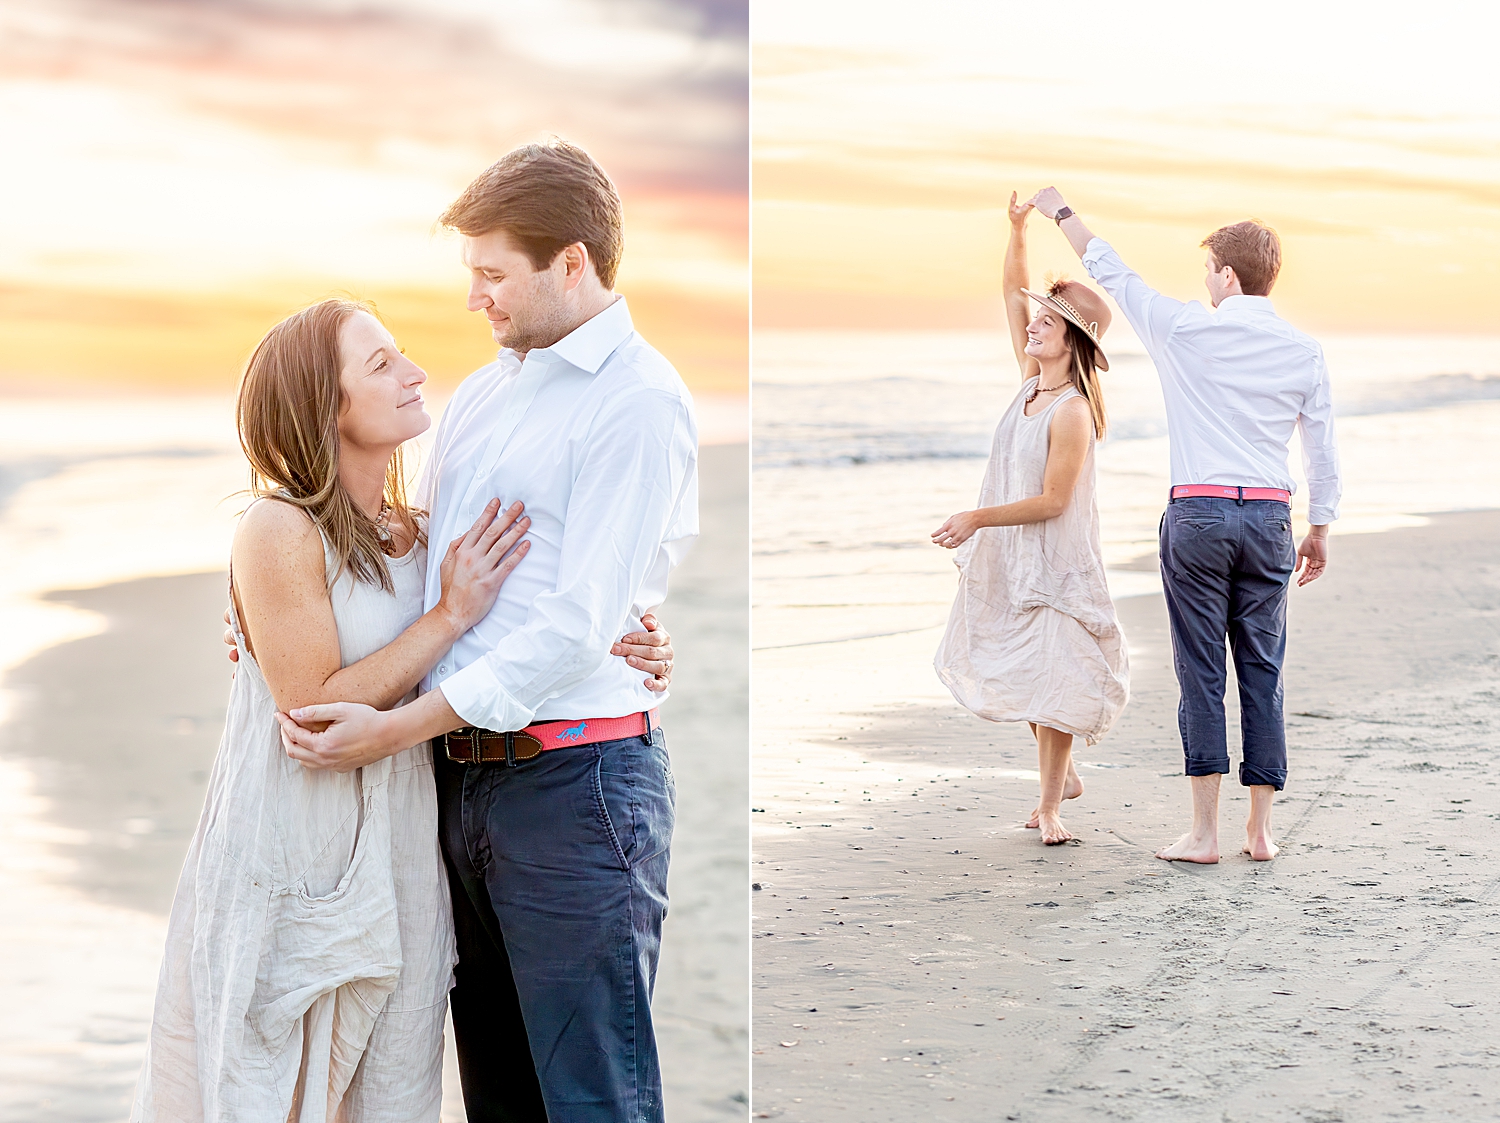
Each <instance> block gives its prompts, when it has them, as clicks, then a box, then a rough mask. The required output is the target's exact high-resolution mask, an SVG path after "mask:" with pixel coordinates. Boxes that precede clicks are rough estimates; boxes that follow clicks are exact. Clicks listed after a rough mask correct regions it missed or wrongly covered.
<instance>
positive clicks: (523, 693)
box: [439, 390, 697, 730]
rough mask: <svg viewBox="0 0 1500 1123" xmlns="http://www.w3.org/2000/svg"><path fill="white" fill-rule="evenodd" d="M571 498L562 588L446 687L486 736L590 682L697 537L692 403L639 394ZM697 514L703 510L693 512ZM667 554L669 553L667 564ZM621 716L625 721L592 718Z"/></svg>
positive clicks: (626, 403)
mask: <svg viewBox="0 0 1500 1123" xmlns="http://www.w3.org/2000/svg"><path fill="white" fill-rule="evenodd" d="M583 447H584V448H585V449H586V451H585V452H584V454H583V462H582V464H581V465H580V466H579V468H578V470H577V472H576V475H575V478H574V483H573V486H572V490H571V492H570V494H569V498H568V507H567V515H566V519H565V522H564V530H563V536H562V547H561V554H560V560H559V567H558V575H557V584H556V587H555V588H554V589H553V590H552V591H551V592H547V593H543V594H541V595H540V596H538V597H537V598H536V599H535V600H534V601H533V602H532V604H531V607H530V609H529V611H528V612H527V615H526V622H525V623H524V624H523V625H521V627H519V628H517V629H515V630H514V631H512V632H510V633H509V634H507V635H506V636H505V638H504V639H502V640H501V641H500V642H499V643H498V644H497V645H496V646H495V647H494V648H492V649H491V650H489V651H488V652H486V653H485V654H484V655H483V656H482V657H481V658H479V659H478V660H476V661H475V662H473V663H470V664H469V665H468V666H466V667H464V668H463V669H462V670H460V671H458V672H456V673H455V674H454V675H453V676H452V677H451V678H450V679H448V681H446V682H444V683H443V684H442V685H441V687H440V688H439V689H441V690H442V692H443V696H444V697H445V698H446V699H447V701H448V704H449V705H450V706H452V707H453V710H454V712H455V713H457V714H458V716H459V717H461V718H463V719H464V721H466V722H468V723H469V724H470V725H476V726H479V727H481V728H484V729H495V730H508V729H521V728H522V727H524V726H526V725H527V724H529V723H530V722H531V721H532V720H533V718H534V717H535V716H536V711H537V707H539V706H540V705H541V704H542V703H543V702H545V701H546V700H547V699H549V698H553V697H556V696H557V695H559V694H561V693H563V692H564V691H566V690H568V689H569V688H571V687H573V686H576V685H577V684H578V683H580V682H582V681H583V680H584V679H586V678H587V677H588V676H589V675H591V674H592V673H593V672H594V671H595V670H597V669H598V667H599V666H600V664H601V663H603V662H604V660H605V659H607V658H610V654H609V649H610V647H611V645H612V644H613V643H614V642H615V640H617V639H618V638H619V637H620V635H621V634H622V630H623V627H624V625H625V623H626V621H627V620H629V619H630V618H631V616H632V614H635V615H638V614H639V609H640V608H641V607H653V605H645V606H641V605H640V604H639V603H638V602H639V601H640V600H641V599H642V596H643V594H644V595H645V596H647V597H652V596H653V595H654V593H655V590H654V589H651V588H650V587H651V586H658V587H659V588H660V589H661V591H662V592H663V593H664V591H665V570H667V569H670V567H671V565H672V564H674V563H675V561H676V560H677V558H679V557H680V556H681V554H682V552H683V551H684V550H685V549H686V545H687V542H688V541H691V538H692V536H693V535H695V534H696V532H697V520H696V512H694V514H693V517H692V518H691V520H690V522H686V521H685V520H684V519H683V518H682V517H681V515H679V514H676V513H675V512H677V511H678V510H679V508H680V507H681V506H683V504H682V503H681V501H682V500H683V499H684V498H687V499H694V498H695V497H696V492H695V490H694V489H695V480H696V463H697V430H696V425H695V423H694V421H693V417H692V413H691V409H690V407H689V406H688V404H687V402H686V401H685V400H684V399H683V398H681V397H679V396H677V395H673V394H669V393H664V392H661V391H657V390H642V391H639V392H638V393H635V394H632V395H630V396H628V397H625V398H623V399H622V400H621V401H620V402H619V403H617V405H616V407H615V408H613V409H611V410H610V411H609V413H608V414H607V415H603V416H601V417H600V418H599V419H598V421H597V422H596V424H595V426H594V427H593V430H592V431H591V432H590V434H589V437H588V440H587V442H586V444H585V445H584V446H583ZM693 506H694V507H696V504H695V503H694V504H693ZM664 555H665V556H664ZM584 716H596V717H617V716H621V715H617V714H597V715H584Z"/></svg>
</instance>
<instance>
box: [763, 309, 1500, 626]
mask: <svg viewBox="0 0 1500 1123" xmlns="http://www.w3.org/2000/svg"><path fill="white" fill-rule="evenodd" d="M1111 336H1112V339H1111V343H1112V347H1111V351H1110V356H1111V370H1110V371H1109V372H1108V373H1107V374H1106V375H1104V385H1105V393H1106V404H1107V407H1108V410H1109V417H1110V433H1109V437H1108V439H1107V440H1106V441H1105V442H1103V443H1102V444H1101V445H1100V447H1099V450H1098V456H1097V463H1098V471H1099V503H1100V523H1101V536H1102V541H1103V549H1104V556H1105V564H1106V569H1107V573H1108V577H1109V580H1110V587H1111V591H1112V592H1113V593H1114V595H1115V596H1116V597H1119V596H1132V595H1140V594H1146V593H1151V592H1155V591H1157V590H1159V588H1160V581H1159V578H1158V577H1157V575H1156V574H1155V572H1154V569H1155V564H1154V555H1155V550H1156V528H1157V523H1158V520H1159V519H1160V517H1161V512H1162V509H1163V507H1164V505H1165V500H1166V491H1167V488H1168V486H1169V484H1170V482H1171V481H1170V480H1169V479H1168V467H1167V437H1166V414H1165V410H1164V408H1163V406H1162V399H1161V391H1160V387H1159V384H1158V382H1157V379H1156V374H1155V370H1154V368H1153V367H1152V365H1151V362H1150V359H1149V358H1148V357H1147V355H1146V354H1145V351H1144V349H1143V348H1142V347H1141V346H1140V344H1139V342H1138V341H1136V340H1135V339H1134V338H1133V337H1132V336H1130V335H1129V332H1128V329H1126V328H1124V325H1118V326H1117V328H1116V331H1115V332H1112V333H1111ZM1320 342H1322V344H1323V346H1324V351H1325V354H1326V356H1327V359H1328V365H1329V370H1330V374H1331V377H1332V379H1333V385H1334V400H1335V406H1336V412H1337V426H1338V439H1339V445H1340V457H1341V463H1342V469H1343V476H1344V496H1343V502H1342V517H1341V518H1340V520H1339V521H1338V522H1337V523H1335V524H1334V530H1333V534H1334V543H1333V547H1332V548H1333V554H1332V563H1331V564H1332V567H1333V569H1334V570H1335V571H1336V568H1337V564H1338V545H1337V536H1339V535H1342V534H1352V533H1374V532H1379V531H1381V530H1385V529H1389V528H1392V527H1396V526H1411V525H1418V524H1420V523H1421V522H1422V516H1423V515H1424V514H1428V513H1435V512H1439V511H1452V510H1471V509H1480V508H1486V507H1493V506H1496V505H1497V503H1500V450H1497V443H1500V337H1494V336H1474V337H1438V338H1425V337H1407V336H1402V337H1376V336H1324V337H1320ZM754 370H755V379H754V392H753V435H752V442H753V456H754V480H755V485H754V488H755V489H754V538H753V543H754V545H753V559H754V560H753V564H754V569H753V575H754V576H753V597H754V612H753V626H754V640H753V643H754V646H755V647H756V648H757V649H761V650H770V649H777V648H784V647H790V646H797V645H809V644H811V645H821V644H829V643H838V642H842V641H848V640H853V639H857V638H862V637H874V636H882V635H894V634H902V633H910V634H913V635H915V634H916V633H919V632H923V631H926V630H929V629H935V628H937V627H939V626H940V625H941V624H942V623H943V621H944V620H945V619H946V615H947V610H948V606H949V604H950V602H951V598H952V596H953V592H954V589H955V585H956V576H955V570H954V569H953V566H952V555H951V553H950V552H949V551H947V550H943V549H940V548H938V547H936V546H933V545H932V544H931V542H930V540H929V538H928V535H929V534H930V533H931V532H932V531H933V530H935V529H936V528H937V527H938V526H939V525H940V524H941V523H942V522H943V520H944V519H946V518H947V517H948V516H949V515H951V514H953V513H954V512H956V511H960V510H965V509H968V508H971V507H973V506H974V504H975V501H976V498H977V495H978V491H979V484H980V480H981V478H982V476H983V472H984V465H985V458H986V456H987V455H988V452H989V444H990V438H991V436H992V434H993V431H994V427H995V424H996V423H997V421H998V420H999V417H1000V415H1001V413H1002V412H1003V411H1004V410H1005V408H1006V407H1007V406H1008V405H1009V403H1010V401H1011V400H1012V398H1013V397H1014V395H1015V393H1016V391H1017V390H1018V389H1019V385H1020V377H1019V374H1018V373H1017V370H1016V365H1015V360H1014V358H1013V356H1012V354H1011V350H1010V344H1009V340H1008V338H1007V337H1005V336H1004V335H1002V334H1001V333H998V332H952V333H847V332H759V333H757V335H756V336H755V342H754ZM1291 466H1292V472H1293V475H1294V476H1295V477H1296V478H1297V479H1298V481H1299V487H1300V484H1301V478H1302V477H1301V461H1300V453H1299V452H1298V450H1297V449H1296V448H1295V446H1294V447H1293V451H1292V456H1291ZM1293 511H1294V517H1295V518H1296V519H1297V520H1298V521H1299V523H1300V522H1301V521H1302V518H1303V516H1305V513H1306V497H1305V494H1302V493H1300V492H1299V494H1298V495H1297V496H1296V498H1295V499H1294V503H1293ZM932 638H933V642H934V643H935V642H936V633H935V632H934V634H933V637H932Z"/></svg>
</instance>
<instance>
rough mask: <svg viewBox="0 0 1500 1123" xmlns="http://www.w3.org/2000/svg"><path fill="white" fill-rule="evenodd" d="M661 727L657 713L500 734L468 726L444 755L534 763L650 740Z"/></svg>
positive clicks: (449, 739) (446, 737) (447, 738)
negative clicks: (555, 754)
mask: <svg viewBox="0 0 1500 1123" xmlns="http://www.w3.org/2000/svg"><path fill="white" fill-rule="evenodd" d="M657 725H658V721H657V717H656V711H655V710H647V711H643V712H641V713H635V714H629V715H627V716H626V717H607V718H590V719H587V720H584V721H578V722H572V721H539V722H533V723H532V724H531V725H528V726H527V727H526V728H525V729H517V730H513V731H511V732H508V733H497V732H495V731H494V730H493V729H480V728H478V727H477V726H473V725H465V726H463V727H462V728H461V729H455V730H453V732H451V733H445V734H443V736H442V737H441V738H440V740H441V741H442V743H443V751H444V752H445V753H447V754H448V759H449V760H451V761H453V762H454V763H455V764H502V763H503V764H508V765H510V766H511V767H514V766H515V764H516V762H517V761H521V760H534V759H535V758H537V757H539V756H541V755H542V754H543V753H544V752H546V751H547V750H548V749H561V748H566V747H567V746H570V745H593V744H597V743H599V742H600V741H620V740H624V739H625V738H626V737H649V736H651V731H652V730H653V729H655V728H656V727H657Z"/></svg>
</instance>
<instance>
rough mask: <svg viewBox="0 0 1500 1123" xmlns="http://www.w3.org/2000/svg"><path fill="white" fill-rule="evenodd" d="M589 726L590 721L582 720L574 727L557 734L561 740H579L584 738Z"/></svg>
mask: <svg viewBox="0 0 1500 1123" xmlns="http://www.w3.org/2000/svg"><path fill="white" fill-rule="evenodd" d="M588 727H589V723H588V722H586V721H580V722H579V723H578V724H577V725H575V726H573V728H572V729H564V730H563V731H562V732H561V733H559V734H558V735H557V739H558V740H559V741H579V740H582V739H583V735H584V732H585V731H586V730H587V729H588Z"/></svg>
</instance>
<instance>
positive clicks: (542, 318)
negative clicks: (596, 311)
mask: <svg viewBox="0 0 1500 1123" xmlns="http://www.w3.org/2000/svg"><path fill="white" fill-rule="evenodd" d="M563 259H564V255H563V254H558V255H557V257H556V258H555V259H554V260H553V262H552V265H551V266H550V267H548V268H546V269H535V268H533V267H532V264H531V259H530V258H529V257H527V256H526V254H525V253H523V252H522V251H521V249H520V247H519V246H517V245H516V243H515V242H514V241H512V239H511V237H510V235H509V234H507V233H506V232H505V231H504V230H492V231H490V232H489V233H488V234H480V235H478V236H477V237H469V236H468V235H467V234H466V235H464V241H463V262H464V264H465V265H466V266H468V269H469V311H470V312H483V313H484V314H485V316H486V317H487V318H488V319H489V321H490V333H491V334H492V335H493V336H494V337H495V342H496V343H498V344H499V345H500V346H501V347H509V348H511V349H512V350H515V351H522V352H525V351H530V350H533V349H534V348H538V347H550V346H552V344H554V343H556V342H557V341H558V340H559V339H561V338H562V337H563V336H565V335H567V334H568V323H569V321H568V310H567V306H566V303H565V301H564V289H563V281H564V278H565V275H566V265H565V264H564V260H563Z"/></svg>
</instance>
